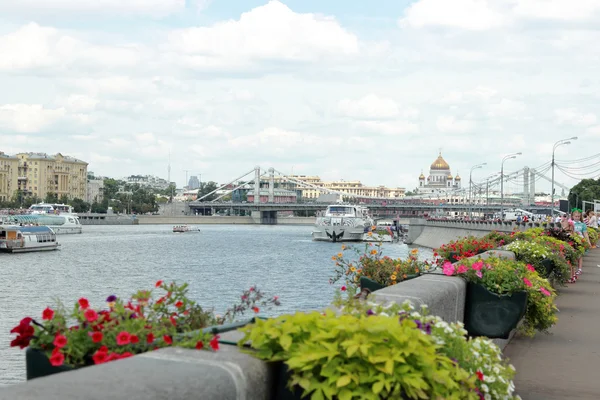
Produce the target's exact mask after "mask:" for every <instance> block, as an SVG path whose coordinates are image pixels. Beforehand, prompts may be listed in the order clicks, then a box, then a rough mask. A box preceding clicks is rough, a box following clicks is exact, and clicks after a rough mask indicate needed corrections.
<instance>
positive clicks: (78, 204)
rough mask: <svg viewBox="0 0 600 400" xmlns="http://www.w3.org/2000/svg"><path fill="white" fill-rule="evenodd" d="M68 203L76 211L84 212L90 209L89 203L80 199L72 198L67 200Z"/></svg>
mask: <svg viewBox="0 0 600 400" xmlns="http://www.w3.org/2000/svg"><path fill="white" fill-rule="evenodd" d="M69 204H70V205H71V206H72V207H73V211H75V212H76V213H86V212H88V211H89V210H90V207H91V206H90V203H86V202H85V201H83V200H82V199H79V198H77V197H76V198H74V199H73V200H71V201H70V202H69Z"/></svg>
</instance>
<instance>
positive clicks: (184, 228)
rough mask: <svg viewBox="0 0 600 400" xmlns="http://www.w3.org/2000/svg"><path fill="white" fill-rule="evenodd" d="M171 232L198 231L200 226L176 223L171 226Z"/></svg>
mask: <svg viewBox="0 0 600 400" xmlns="http://www.w3.org/2000/svg"><path fill="white" fill-rule="evenodd" d="M173 232H176V233H185V232H200V228H196V227H191V226H189V225H178V226H174V227H173Z"/></svg>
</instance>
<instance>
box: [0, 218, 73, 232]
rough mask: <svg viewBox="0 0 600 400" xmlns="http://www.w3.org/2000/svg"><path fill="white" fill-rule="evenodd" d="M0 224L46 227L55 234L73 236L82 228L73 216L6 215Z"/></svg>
mask: <svg viewBox="0 0 600 400" xmlns="http://www.w3.org/2000/svg"><path fill="white" fill-rule="evenodd" d="M0 223H2V224H5V225H19V226H47V227H48V228H51V229H52V230H53V231H54V233H55V234H57V235H64V234H73V233H82V232H83V227H82V226H81V223H80V222H79V217H78V216H77V215H75V214H45V213H39V214H24V215H8V216H3V217H2V218H1V219H0Z"/></svg>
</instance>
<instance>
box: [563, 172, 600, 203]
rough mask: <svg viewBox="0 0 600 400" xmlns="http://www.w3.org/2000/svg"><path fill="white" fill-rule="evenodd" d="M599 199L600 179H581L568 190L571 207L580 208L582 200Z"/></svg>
mask: <svg viewBox="0 0 600 400" xmlns="http://www.w3.org/2000/svg"><path fill="white" fill-rule="evenodd" d="M594 199H600V179H582V180H581V181H579V183H578V184H577V185H575V186H573V187H572V188H571V190H570V192H569V204H571V207H577V208H581V207H582V205H583V201H589V202H592V201H594Z"/></svg>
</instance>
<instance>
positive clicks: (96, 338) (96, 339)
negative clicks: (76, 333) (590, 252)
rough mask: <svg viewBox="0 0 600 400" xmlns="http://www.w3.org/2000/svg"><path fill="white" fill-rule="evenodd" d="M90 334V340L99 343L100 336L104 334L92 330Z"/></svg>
mask: <svg viewBox="0 0 600 400" xmlns="http://www.w3.org/2000/svg"><path fill="white" fill-rule="evenodd" d="M91 336H92V341H93V342H94V343H100V342H101V341H102V338H103V337H104V335H102V332H93V333H92V335H91Z"/></svg>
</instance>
